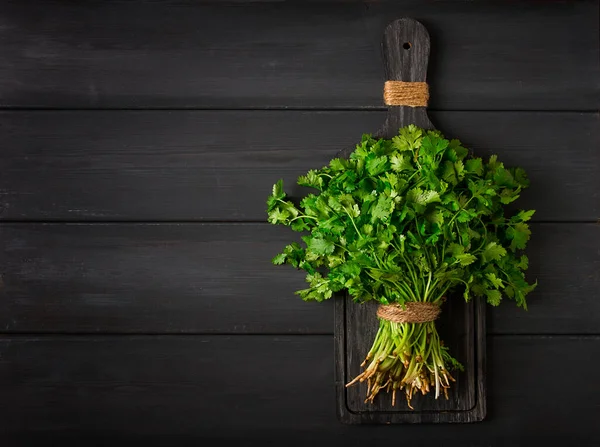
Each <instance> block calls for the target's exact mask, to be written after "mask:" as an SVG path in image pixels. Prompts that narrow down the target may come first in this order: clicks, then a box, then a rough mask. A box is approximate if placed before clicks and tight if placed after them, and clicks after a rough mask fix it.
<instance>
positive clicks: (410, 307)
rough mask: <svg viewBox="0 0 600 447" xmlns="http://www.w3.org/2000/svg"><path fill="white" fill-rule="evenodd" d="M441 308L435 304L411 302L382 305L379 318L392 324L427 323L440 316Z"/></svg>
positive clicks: (378, 313) (379, 308)
mask: <svg viewBox="0 0 600 447" xmlns="http://www.w3.org/2000/svg"><path fill="white" fill-rule="evenodd" d="M440 312H441V311H440V306H438V305H437V304H433V303H420V302H410V303H404V307H402V305H400V304H381V305H380V306H379V307H378V308H377V316H378V317H379V318H382V319H384V320H388V321H391V322H392V323H427V322H429V321H434V320H436V319H437V317H439V315H440Z"/></svg>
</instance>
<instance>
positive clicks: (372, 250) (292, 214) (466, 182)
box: [267, 126, 537, 307]
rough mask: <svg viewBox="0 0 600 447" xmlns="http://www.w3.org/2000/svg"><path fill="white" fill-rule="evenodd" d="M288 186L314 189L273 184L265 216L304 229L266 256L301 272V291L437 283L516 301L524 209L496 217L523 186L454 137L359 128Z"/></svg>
mask: <svg viewBox="0 0 600 447" xmlns="http://www.w3.org/2000/svg"><path fill="white" fill-rule="evenodd" d="M298 184H300V185H302V186H307V187H310V188H313V189H315V190H316V193H310V194H307V195H306V196H305V197H303V198H302V200H301V201H300V203H299V204H298V205H296V204H294V203H292V201H290V200H287V198H286V194H285V192H284V191H283V183H282V181H279V182H277V183H276V184H275V185H274V186H273V192H272V194H271V196H270V197H269V198H268V200H267V205H268V209H267V211H268V220H269V222H270V223H272V224H280V225H286V226H289V227H291V228H292V229H293V230H295V231H300V232H304V233H305V235H304V236H302V238H301V239H302V241H303V242H304V246H301V245H300V244H299V243H296V242H294V243H292V244H290V245H288V246H286V247H285V248H284V250H283V252H282V253H280V254H278V255H277V256H275V258H274V259H273V263H275V264H289V265H292V266H293V267H295V268H298V269H303V270H305V271H306V273H307V277H306V278H307V282H308V285H309V287H308V288H307V289H304V290H301V291H298V292H297V293H298V294H299V295H300V296H301V297H302V298H303V299H305V300H317V301H322V300H325V299H328V298H330V297H331V296H332V295H333V293H334V292H337V291H340V290H342V289H346V290H347V291H348V292H349V294H350V295H351V296H352V297H353V299H354V300H355V301H356V302H365V301H369V300H376V301H378V302H380V303H383V304H389V303H395V302H397V303H403V302H406V301H430V302H438V301H439V300H440V299H441V298H442V297H443V296H444V295H445V294H446V293H447V292H448V291H450V290H454V289H462V290H461V291H462V293H463V296H464V297H465V299H467V300H469V299H471V297H472V296H477V297H481V298H484V299H486V300H487V301H488V302H489V303H490V304H492V305H498V304H500V302H501V300H502V299H503V298H505V297H506V298H509V299H512V300H514V301H516V303H517V305H519V306H523V307H526V301H525V296H526V295H527V294H528V293H529V292H531V291H532V290H533V289H534V288H535V286H536V285H537V283H534V284H529V283H528V282H527V281H526V280H525V276H524V272H525V270H526V269H527V267H528V260H527V257H526V256H524V255H521V254H520V253H519V251H520V250H522V249H524V248H525V247H526V244H527V241H528V240H529V237H530V235H531V231H530V229H529V225H528V224H527V222H528V221H529V220H530V219H531V217H532V215H533V213H534V211H533V210H523V211H519V212H517V213H516V214H514V215H513V216H510V217H508V216H505V208H506V205H507V204H509V203H512V202H514V201H515V200H517V199H518V198H519V195H520V193H521V191H522V190H523V189H524V188H526V187H527V186H528V184H529V182H528V180H527V176H526V174H525V172H524V171H523V170H522V169H520V168H507V167H505V166H504V164H503V163H502V162H500V161H499V160H498V158H497V156H495V155H493V156H491V157H490V158H489V160H487V161H485V160H483V159H481V158H476V157H473V156H472V155H470V154H469V152H468V150H467V149H465V148H464V147H463V146H462V145H461V143H460V142H459V141H458V140H451V141H449V140H447V139H445V138H444V137H443V135H442V134H441V133H440V132H438V131H426V130H423V129H420V128H417V127H415V126H407V127H404V128H402V129H400V131H399V133H398V135H397V136H395V137H394V138H392V139H391V140H386V139H375V138H373V137H372V136H370V135H364V136H363V138H362V140H361V142H360V143H359V144H358V145H357V147H356V149H355V150H354V151H353V153H352V154H351V155H350V157H349V159H348V160H345V159H339V158H337V159H333V160H331V162H330V163H329V165H328V166H325V167H323V168H321V169H318V170H311V171H309V172H308V173H307V174H306V175H304V176H301V177H300V178H299V179H298Z"/></svg>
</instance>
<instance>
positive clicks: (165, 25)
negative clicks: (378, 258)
mask: <svg viewBox="0 0 600 447" xmlns="http://www.w3.org/2000/svg"><path fill="white" fill-rule="evenodd" d="M405 16H409V17H414V18H416V19H418V20H419V21H422V22H423V23H424V24H425V25H426V26H427V28H428V30H429V32H430V34H431V39H432V45H433V48H435V51H432V54H431V61H430V69H429V73H430V77H431V89H432V101H431V104H430V106H431V110H432V111H431V113H430V115H431V118H432V121H433V122H434V123H435V125H436V127H437V128H439V129H440V130H442V131H443V132H444V133H446V134H449V136H453V137H458V138H460V139H461V140H463V141H464V143H465V145H467V146H468V147H470V148H472V149H474V150H476V151H477V152H478V153H480V154H482V155H484V156H485V155H489V154H492V153H499V154H501V155H502V157H503V158H504V159H506V161H507V164H514V165H517V164H518V165H520V166H523V167H524V168H525V169H526V170H527V172H528V173H529V176H530V178H531V182H532V186H531V188H530V189H528V190H527V191H526V193H525V194H524V195H523V197H522V200H520V201H519V202H520V203H519V206H522V207H531V208H535V209H537V210H538V212H537V213H536V215H535V219H534V223H533V224H532V239H531V243H530V246H529V249H528V255H529V257H530V263H531V267H530V270H529V273H528V276H529V277H531V278H537V279H538V280H539V282H540V285H539V287H538V289H536V291H535V292H534V293H533V294H532V295H531V298H530V300H529V302H530V306H529V311H528V312H524V311H522V310H520V309H516V308H515V306H513V305H512V303H505V304H503V306H500V307H499V308H497V309H493V310H491V311H489V312H488V314H489V318H488V321H487V332H488V338H487V354H488V355H487V357H488V360H487V363H488V366H487V376H486V380H487V388H488V405H487V406H488V414H487V417H486V420H485V421H483V422H481V423H477V424H468V425H463V424H458V425H443V426H431V425H416V426H410V427H407V426H393V427H382V426H369V427H351V426H346V425H343V424H340V423H339V421H338V420H337V418H336V400H335V383H334V342H333V308H334V303H332V302H328V303H323V304H321V305H318V304H312V303H311V304H308V303H303V302H301V301H300V300H299V298H298V297H297V296H295V295H293V292H294V291H295V290H297V289H298V288H300V287H302V285H303V278H302V275H301V273H300V272H296V271H294V270H292V269H285V268H272V267H271V265H270V263H269V260H270V258H271V256H273V255H274V254H275V253H277V251H278V250H279V249H280V248H281V247H282V246H283V244H285V243H286V241H287V240H288V239H289V236H290V234H289V233H288V232H287V231H286V229H285V228H277V227H273V226H271V225H268V224H267V223H266V215H265V206H264V201H265V199H266V196H267V195H268V193H269V188H270V186H271V184H272V183H273V182H274V180H275V179H276V178H279V177H283V178H284V180H285V181H286V182H288V184H289V183H290V182H291V181H293V179H295V178H296V177H297V176H298V175H299V174H301V173H303V172H305V171H306V170H307V169H309V168H312V167H315V166H320V165H321V164H323V163H325V162H326V161H327V160H328V159H329V158H330V157H331V156H332V154H334V153H336V152H337V151H338V150H339V149H341V148H345V147H348V146H351V145H353V144H355V143H356V142H357V141H358V139H359V138H360V135H361V134H362V133H363V132H368V131H375V130H376V129H377V128H378V126H379V125H380V123H381V122H382V119H383V117H384V113H385V112H384V107H382V100H381V87H382V83H383V81H384V79H383V74H382V66H381V59H380V52H379V44H380V38H381V32H382V30H383V28H384V27H385V25H386V24H387V23H389V22H390V21H392V20H394V19H396V18H398V17H405ZM599 18H600V14H599V3H598V1H580V2H547V3H540V2H535V3H533V2H532V3H512V2H511V3H507V2H502V1H489V2H470V1H464V2H463V1H458V2H433V3H422V2H419V1H401V2H376V3H372V2H367V3H361V2H352V1H348V2H331V3H330V2H319V3H312V2H311V3H287V2H285V3H281V2H252V1H244V2H231V3H229V2H225V3H224V2H205V1H199V2H198V1H192V0H172V1H163V2H156V1H150V0H132V1H129V2H122V1H103V2H78V3H68V2H59V1H44V2H41V1H33V0H20V1H18V2H11V1H4V2H0V21H1V22H0V23H1V24H2V26H0V42H1V45H0V98H1V103H0V104H1V107H2V110H1V111H0V135H1V136H2V142H3V144H2V149H1V150H0V167H1V168H2V176H1V177H0V211H1V213H0V239H1V240H2V244H1V245H0V280H1V282H0V284H1V285H2V287H1V288H0V295H1V299H0V328H1V332H2V334H1V336H0V391H1V393H2V396H3V397H4V400H3V402H4V405H2V409H0V443H1V444H2V445H3V446H8V447H12V446H32V445H60V444H61V443H62V444H63V445H85V444H87V443H90V442H91V443H96V444H106V445H111V446H120V445H188V444H189V445H195V446H196V445H199V444H202V445H204V444H207V445H210V444H213V443H214V444H216V443H220V442H231V443H239V444H243V445H261V446H265V445H277V446H278V445H281V444H285V445H306V444H308V443H324V444H325V443H327V444H330V445H338V444H339V445H345V446H352V445H361V446H363V445H365V444H370V445H374V444H377V443H385V442H402V443H405V444H407V445H434V444H444V445H448V446H465V445H473V446H493V447H496V446H504V445H510V446H511V447H512V446H519V445H527V446H529V445H531V444H533V443H540V442H541V443H546V444H548V445H555V444H560V443H565V442H568V443H572V444H573V445H578V446H596V445H599V444H600V431H599V430H598V428H597V419H598V416H599V415H600V407H599V406H598V399H597V397H598V396H599V395H600V388H599V385H598V382H597V380H596V371H597V370H598V368H599V367H600V360H598V359H599V358H600V329H599V328H600V324H599V323H600V320H599V318H598V313H599V311H600V304H598V303H600V300H599V299H598V298H599V290H600V253H599V251H598V247H599V244H600V226H598V224H597V219H598V217H599V215H600V197H599V191H600V124H599V123H600V119H599V104H600V63H599V39H598V33H599ZM433 92H435V93H434V94H433ZM293 192H294V193H296V194H297V193H299V189H295V190H293Z"/></svg>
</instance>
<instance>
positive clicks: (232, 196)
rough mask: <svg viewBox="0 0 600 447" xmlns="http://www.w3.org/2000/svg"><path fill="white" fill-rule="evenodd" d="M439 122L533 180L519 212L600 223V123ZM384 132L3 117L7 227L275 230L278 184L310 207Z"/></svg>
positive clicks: (521, 116)
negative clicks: (308, 181)
mask: <svg viewBox="0 0 600 447" xmlns="http://www.w3.org/2000/svg"><path fill="white" fill-rule="evenodd" d="M430 115H431V120H432V121H433V123H434V124H435V127H436V128H438V129H440V130H441V131H442V132H444V134H446V135H448V136H449V137H453V138H454V137H456V138H460V140H461V141H463V142H464V144H465V145H466V146H467V147H468V148H470V149H472V150H473V151H474V152H475V153H477V154H480V155H481V156H483V157H489V156H490V155H492V154H500V155H501V156H502V159H503V160H505V161H506V163H507V164H510V165H518V166H522V167H523V168H524V169H526V170H527V173H528V175H529V177H530V179H531V187H530V188H529V189H527V190H525V191H524V193H523V196H522V197H521V199H519V201H518V202H516V203H515V206H516V205H518V206H519V207H523V208H533V209H536V210H537V212H536V214H535V215H534V219H535V220H537V221H540V220H541V221H588V222H593V221H595V220H596V219H597V218H598V216H600V200H598V193H597V192H598V190H599V189H600V176H599V175H598V172H599V170H600V160H599V157H598V146H600V129H599V127H598V120H599V115H598V113H572V112H561V113H554V112H518V113H512V112H511V113H508V112H430ZM384 121H385V112H364V111H344V112H341V111H335V112H315V111H310V112H300V111H262V110H261V111H168V112H167V111H85V112H82V111H60V112H57V111H52V112H50V111H35V112H31V111H5V112H1V113H0V132H1V133H2V143H3V145H2V147H3V149H2V151H0V169H1V171H2V175H1V176H0V205H1V207H0V211H1V212H0V219H4V220H27V221H31V220H41V221H54V220H69V221H74V220H75V221H115V220H118V221H121V220H128V221H131V220H134V221H181V220H194V221H196V220H203V221H242V222H243V221H246V222H247V221H263V222H265V221H266V213H265V206H266V205H265V200H266V197H267V195H268V194H269V191H270V190H271V187H272V184H273V183H274V182H275V181H276V180H277V179H279V178H283V179H284V182H285V184H286V185H287V186H289V190H290V191H292V193H293V194H294V195H296V196H298V195H300V193H301V192H303V191H302V190H301V189H300V187H297V186H294V185H295V180H296V178H297V177H298V175H301V174H304V173H306V171H307V170H309V169H311V168H314V167H320V166H323V165H324V164H326V163H327V162H328V161H329V159H330V158H331V157H332V156H334V155H335V154H336V153H337V152H338V151H339V150H341V149H346V148H349V147H353V146H354V145H356V143H357V142H358V141H360V138H361V135H362V134H363V133H374V132H376V131H377V130H378V129H379V128H380V127H381V125H382V123H383V122H384ZM230 129H235V132H231V131H230ZM241 190H243V191H244V194H240V191H241Z"/></svg>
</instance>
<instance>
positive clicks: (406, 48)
mask: <svg viewBox="0 0 600 447" xmlns="http://www.w3.org/2000/svg"><path fill="white" fill-rule="evenodd" d="M410 47H412V44H411V43H410V42H404V45H402V48H404V49H405V50H410Z"/></svg>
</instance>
